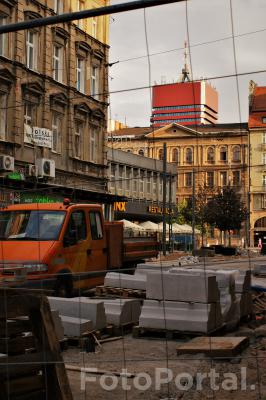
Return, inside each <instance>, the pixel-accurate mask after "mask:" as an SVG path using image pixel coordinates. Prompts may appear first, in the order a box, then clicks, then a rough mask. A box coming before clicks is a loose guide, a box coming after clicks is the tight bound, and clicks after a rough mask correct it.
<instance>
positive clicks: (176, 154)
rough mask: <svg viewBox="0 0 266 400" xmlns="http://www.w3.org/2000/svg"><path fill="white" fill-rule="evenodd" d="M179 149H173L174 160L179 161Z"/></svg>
mask: <svg viewBox="0 0 266 400" xmlns="http://www.w3.org/2000/svg"><path fill="white" fill-rule="evenodd" d="M178 155H179V154H178V149H173V150H172V162H176V163H178V161H179V157H178Z"/></svg>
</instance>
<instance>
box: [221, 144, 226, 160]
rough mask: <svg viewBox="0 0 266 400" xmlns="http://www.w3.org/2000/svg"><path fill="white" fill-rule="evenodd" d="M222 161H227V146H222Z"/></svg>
mask: <svg viewBox="0 0 266 400" xmlns="http://www.w3.org/2000/svg"><path fill="white" fill-rule="evenodd" d="M220 161H223V162H226V161H227V148H226V147H221V149H220Z"/></svg>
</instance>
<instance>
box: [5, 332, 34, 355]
mask: <svg viewBox="0 0 266 400" xmlns="http://www.w3.org/2000/svg"><path fill="white" fill-rule="evenodd" d="M33 348H35V339H34V336H32V335H30V336H18V337H15V338H12V339H6V338H0V353H4V354H22V353H25V350H26V349H33Z"/></svg>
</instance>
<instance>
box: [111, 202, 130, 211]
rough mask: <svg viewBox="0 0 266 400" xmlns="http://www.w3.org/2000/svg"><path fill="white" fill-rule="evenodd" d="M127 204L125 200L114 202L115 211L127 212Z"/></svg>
mask: <svg viewBox="0 0 266 400" xmlns="http://www.w3.org/2000/svg"><path fill="white" fill-rule="evenodd" d="M126 204H127V203H126V202H125V201H116V202H115V203H114V211H120V212H126Z"/></svg>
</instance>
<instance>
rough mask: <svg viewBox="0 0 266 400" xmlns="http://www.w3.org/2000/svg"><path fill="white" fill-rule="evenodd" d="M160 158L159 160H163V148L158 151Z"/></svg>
mask: <svg viewBox="0 0 266 400" xmlns="http://www.w3.org/2000/svg"><path fill="white" fill-rule="evenodd" d="M158 158H159V160H163V149H160V150H159V151H158Z"/></svg>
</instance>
